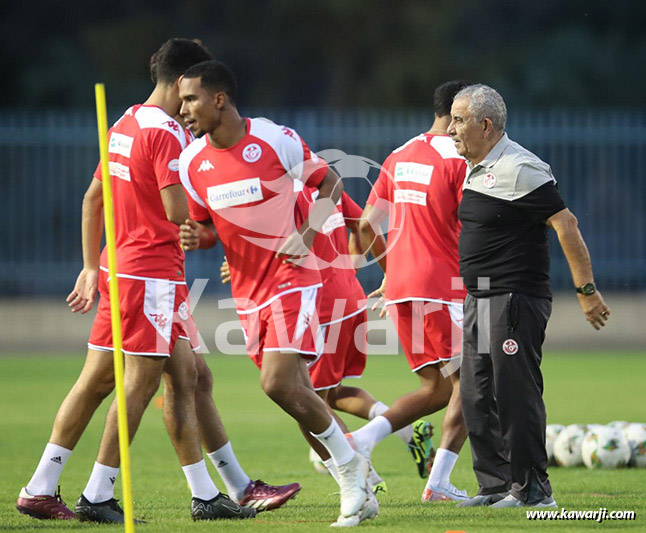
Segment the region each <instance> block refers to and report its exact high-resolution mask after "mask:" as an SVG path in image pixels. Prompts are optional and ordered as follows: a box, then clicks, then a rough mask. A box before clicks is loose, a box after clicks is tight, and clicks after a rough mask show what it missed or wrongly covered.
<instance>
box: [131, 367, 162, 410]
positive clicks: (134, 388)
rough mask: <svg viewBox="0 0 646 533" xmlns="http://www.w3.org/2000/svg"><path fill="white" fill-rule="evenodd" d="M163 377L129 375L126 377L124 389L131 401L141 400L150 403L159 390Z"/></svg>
mask: <svg viewBox="0 0 646 533" xmlns="http://www.w3.org/2000/svg"><path fill="white" fill-rule="evenodd" d="M160 381H161V375H147V374H145V373H137V375H134V376H133V375H128V374H127V373H126V375H125V377H124V389H125V393H126V396H127V397H128V399H129V400H131V401H132V400H134V401H137V400H141V401H142V402H144V403H146V402H149V401H150V400H151V399H152V397H153V396H154V395H155V393H156V392H157V389H159V383H160Z"/></svg>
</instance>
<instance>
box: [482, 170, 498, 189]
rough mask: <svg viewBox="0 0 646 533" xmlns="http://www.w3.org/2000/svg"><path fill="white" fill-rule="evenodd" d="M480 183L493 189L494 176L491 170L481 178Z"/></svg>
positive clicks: (494, 184) (494, 183)
mask: <svg viewBox="0 0 646 533" xmlns="http://www.w3.org/2000/svg"><path fill="white" fill-rule="evenodd" d="M482 184H483V185H484V186H485V187H486V188H487V189H493V188H494V187H495V186H496V176H494V175H493V174H492V173H491V172H488V173H487V174H485V176H484V178H483V179H482Z"/></svg>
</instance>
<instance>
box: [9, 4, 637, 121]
mask: <svg viewBox="0 0 646 533" xmlns="http://www.w3.org/2000/svg"><path fill="white" fill-rule="evenodd" d="M2 4H3V8H2V10H3V15H2V20H1V22H0V42H1V44H2V46H1V47H0V66H1V68H2V72H3V73H4V79H3V88H2V103H1V104H0V107H4V108H7V107H9V108H11V107H17V108H25V107H31V108H34V107H35V108H40V107H59V108H78V107H86V108H90V107H92V105H93V91H92V89H91V85H92V83H93V82H95V81H99V80H101V81H105V82H106V83H107V84H108V94H109V98H110V100H111V102H112V103H114V104H119V105H121V104H123V105H125V104H128V103H132V102H135V101H139V100H141V98H142V97H143V96H144V95H145V94H146V92H147V91H148V90H149V88H150V81H149V79H148V78H147V76H146V73H147V63H148V58H149V57H150V55H151V54H152V53H153V52H154V51H155V50H156V48H157V47H158V46H159V45H160V43H161V42H163V41H164V40H165V39H167V38H168V37H171V36H184V37H198V38H200V39H202V41H203V42H204V43H205V44H206V45H207V46H208V47H209V48H210V49H211V51H212V52H213V53H214V54H216V56H217V57H218V58H220V59H222V60H223V61H225V62H226V63H228V64H230V65H231V66H232V67H233V68H234V70H235V71H236V72H237V75H238V77H239V82H240V86H241V101H242V102H243V104H247V105H253V106H263V107H266V106H277V107H278V106H279V107H285V106H295V107H302V106H330V107H341V108H349V107H373V108H375V107H376V108H379V107H391V108H392V107H397V108H415V107H419V106H428V104H429V101H430V96H431V91H432V88H433V87H434V86H435V85H436V84H437V83H439V82H441V81H443V80H446V79H448V78H457V77H462V78H468V79H470V80H476V81H483V82H485V83H489V84H491V85H493V86H495V87H497V88H498V89H499V90H500V91H501V93H502V94H503V95H504V96H505V98H506V99H507V101H508V102H509V103H511V104H512V105H513V104H517V105H522V106H524V107H527V106H529V107H548V106H549V107H553V106H568V107H573V106H574V107H616V106H639V105H643V104H644V103H645V102H646V97H645V94H646V92H645V91H644V89H643V86H644V83H645V82H646V32H645V31H644V23H645V22H646V3H645V2H636V1H634V0H633V1H630V0H613V1H594V0H587V1H586V0H560V1H559V0H541V1H536V0H533V1H529V0H517V1H514V0H495V1H478V0H463V1H447V0H438V1H432V0H426V1H424V0H402V1H399V2H386V1H382V0H322V1H321V2H318V3H315V2H305V1H301V0H273V1H244V0H242V1H233V0H230V1H227V2H222V1H207V0H187V1H182V2H164V1H151V0H143V1H137V2H132V1H126V0H112V1H111V2H109V3H107V2H96V1H91V2H78V0H75V1H72V0H60V1H47V2H46V1H37V2H22V3H18V2H12V3H9V2H3V3H2Z"/></svg>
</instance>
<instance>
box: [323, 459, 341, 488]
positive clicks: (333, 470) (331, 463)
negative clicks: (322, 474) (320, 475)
mask: <svg viewBox="0 0 646 533" xmlns="http://www.w3.org/2000/svg"><path fill="white" fill-rule="evenodd" d="M323 464H324V465H325V468H327V469H328V471H329V472H330V475H331V476H332V477H333V478H334V481H336V482H337V483H339V471H338V470H337V468H336V465H335V464H334V459H332V458H331V457H330V458H329V459H328V460H327V461H323Z"/></svg>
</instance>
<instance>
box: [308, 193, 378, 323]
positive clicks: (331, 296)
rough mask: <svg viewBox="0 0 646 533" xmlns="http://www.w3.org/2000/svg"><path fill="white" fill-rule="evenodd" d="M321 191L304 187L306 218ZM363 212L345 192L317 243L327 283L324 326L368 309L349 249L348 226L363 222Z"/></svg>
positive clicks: (316, 253)
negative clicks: (355, 222) (350, 223)
mask: <svg viewBox="0 0 646 533" xmlns="http://www.w3.org/2000/svg"><path fill="white" fill-rule="evenodd" d="M317 196H318V190H316V189H314V188H312V187H304V188H303V190H302V191H301V193H300V194H299V196H298V202H299V206H300V208H301V211H302V213H303V216H304V217H306V216H307V215H308V213H309V210H310V208H311V205H312V204H313V203H314V202H315V201H316V198H317ZM361 214H362V210H361V208H360V207H359V206H358V205H357V204H356V202H354V200H352V198H350V196H349V195H348V193H346V192H343V193H342V195H341V198H339V201H338V202H337V204H336V206H335V209H334V212H333V213H332V214H331V215H330V216H329V217H328V218H327V220H326V221H325V222H324V223H323V226H322V227H321V231H320V232H319V233H318V234H317V235H316V237H315V239H314V245H313V246H312V252H313V255H314V256H315V257H316V259H317V262H318V267H319V270H320V273H321V280H322V282H323V288H322V289H321V290H322V294H321V301H320V304H319V309H318V314H319V322H320V324H321V325H326V324H328V323H330V322H336V321H338V320H340V319H343V318H346V317H349V316H352V315H354V314H356V313H357V312H358V311H362V310H363V309H365V307H366V295H365V293H364V292H363V289H362V287H361V284H360V283H359V280H358V279H357V277H356V275H355V271H354V266H353V264H352V259H351V257H350V251H349V247H348V231H347V223H348V222H349V221H350V220H354V221H358V220H359V219H360V218H361Z"/></svg>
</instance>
